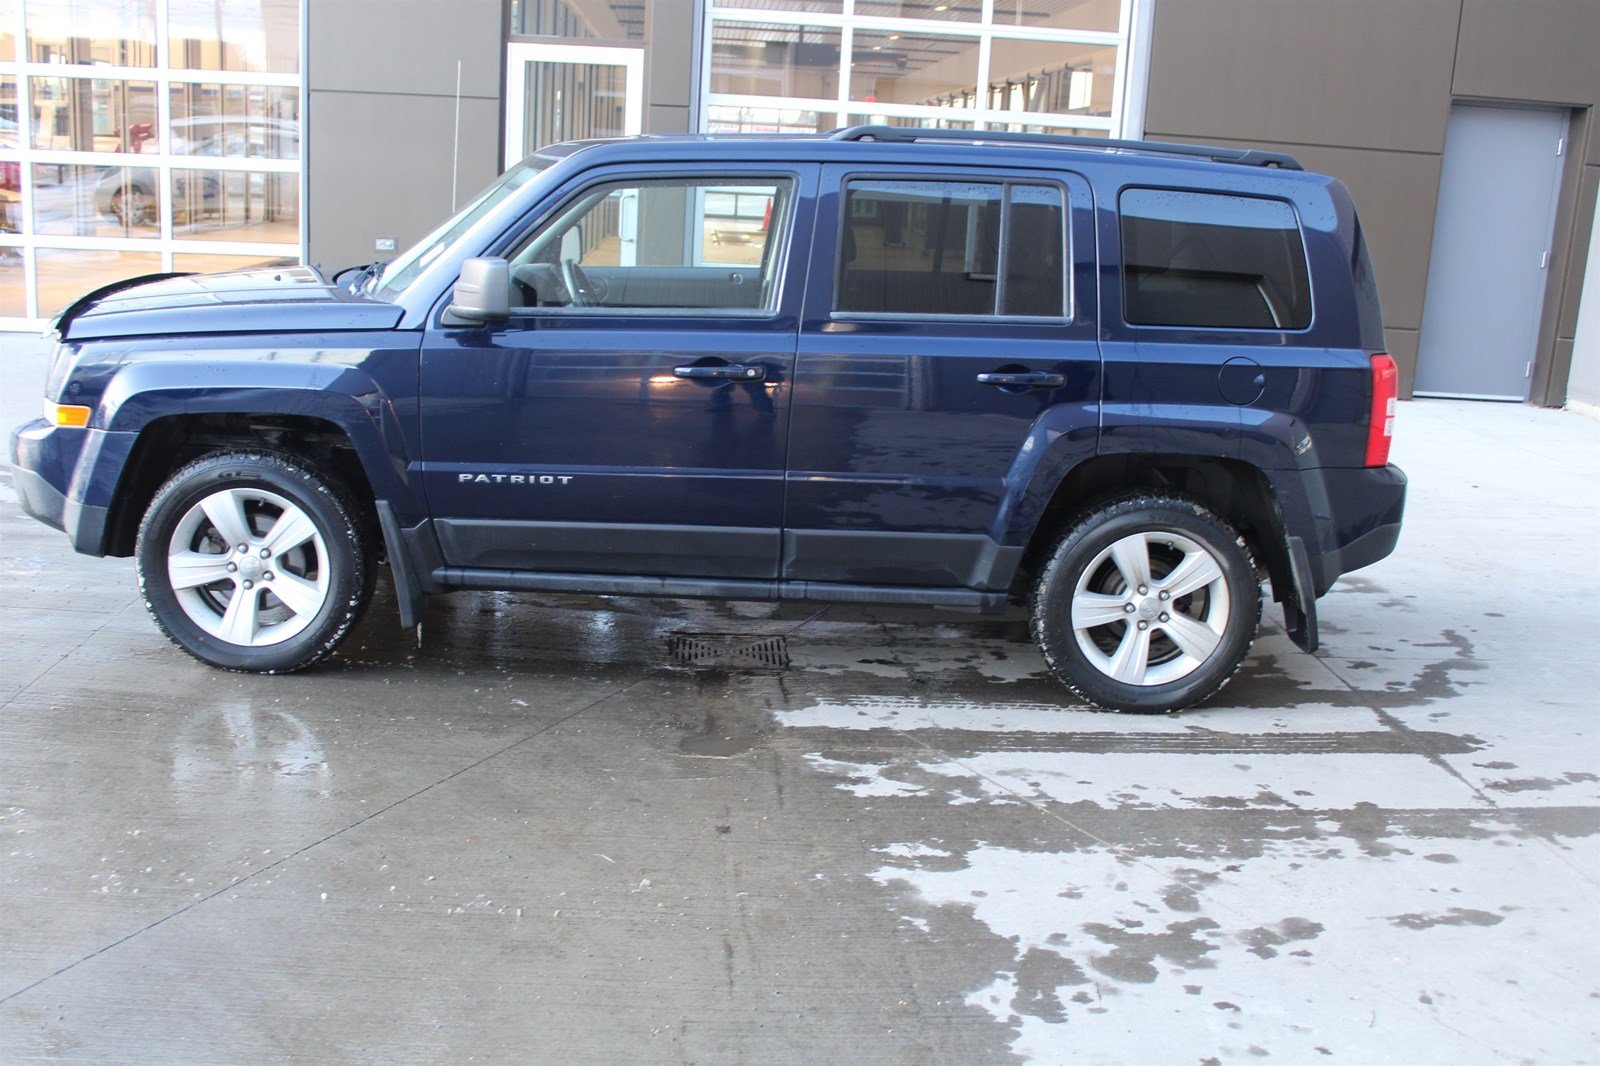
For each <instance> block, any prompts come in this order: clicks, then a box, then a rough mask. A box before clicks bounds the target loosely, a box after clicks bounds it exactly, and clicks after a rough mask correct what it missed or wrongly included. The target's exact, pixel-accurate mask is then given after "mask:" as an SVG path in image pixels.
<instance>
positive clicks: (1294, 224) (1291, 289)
mask: <svg viewBox="0 0 1600 1066" xmlns="http://www.w3.org/2000/svg"><path fill="white" fill-rule="evenodd" d="M1120 208H1121V215H1122V304H1123V317H1124V318H1126V319H1127V321H1128V322H1129V323H1130V324H1132V325H1137V326H1196V327H1202V328H1214V329H1276V330H1299V329H1305V328H1306V327H1307V326H1309V325H1310V324H1311V283H1310V277H1309V275H1308V272H1307V270H1306V251H1305V244H1304V242H1303V241H1302V240H1301V237H1300V226H1299V222H1298V220H1297V219H1296V217H1295V213H1294V208H1293V207H1291V206H1290V205H1289V204H1288V203H1286V202H1285V201H1282V200H1267V199H1257V198H1255V197H1248V196H1227V195H1223V194H1221V193H1202V192H1180V191H1176V190H1171V189H1127V190H1124V191H1123V193H1122V196H1121V199H1120Z"/></svg>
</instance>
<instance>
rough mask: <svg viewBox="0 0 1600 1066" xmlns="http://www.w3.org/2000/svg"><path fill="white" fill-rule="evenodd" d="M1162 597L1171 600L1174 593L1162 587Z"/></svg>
mask: <svg viewBox="0 0 1600 1066" xmlns="http://www.w3.org/2000/svg"><path fill="white" fill-rule="evenodd" d="M1161 598H1162V599H1164V600H1170V599H1172V593H1170V592H1168V591H1167V590H1166V589H1162V590H1161Z"/></svg>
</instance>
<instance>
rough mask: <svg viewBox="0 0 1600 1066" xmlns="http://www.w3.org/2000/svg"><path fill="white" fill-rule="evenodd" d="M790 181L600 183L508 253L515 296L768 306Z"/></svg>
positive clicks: (617, 305) (521, 299)
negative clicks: (576, 290)
mask: <svg viewBox="0 0 1600 1066" xmlns="http://www.w3.org/2000/svg"><path fill="white" fill-rule="evenodd" d="M791 184H792V183H791V182H789V181H788V180H786V179H772V178H756V179H752V180H751V181H750V182H748V183H744V182H741V183H739V184H733V183H731V182H728V181H715V180H705V179H689V178H685V179H681V180H677V179H674V180H664V181H648V182H638V181H635V182H616V183H611V184H606V185H600V186H596V187H595V188H593V189H590V190H589V191H587V192H585V193H584V194H582V195H581V196H579V197H578V199H577V200H576V201H575V202H574V203H572V204H570V205H569V206H568V207H567V208H565V209H564V210H562V211H561V212H560V213H559V214H558V215H557V216H556V217H555V219H553V220H552V221H551V222H549V223H548V224H547V225H545V226H543V227H541V228H539V229H538V230H536V231H535V232H534V233H533V234H531V235H530V236H529V237H528V238H527V239H526V240H524V241H523V242H522V244H521V245H520V246H519V247H518V248H517V249H516V250H514V251H513V252H512V253H511V255H510V256H509V259H510V261H511V277H512V281H513V285H512V290H513V291H512V300H511V302H512V306H513V307H523V308H534V307H539V308H556V307H587V308H598V309H602V310H610V309H619V310H621V309H632V310H639V309H661V310H702V311H707V310H744V311H749V310H758V309H761V308H766V307H769V306H771V303H772V301H773V299H774V297H775V294H776V291H777V284H776V282H777V276H776V275H777V268H778V263H777V260H778V256H777V255H776V254H775V253H776V249H777V248H778V247H779V246H780V245H781V244H782V231H783V228H784V226H785V225H786V224H787V223H786V219H787V218H788V215H789V213H790V201H791V200H792V197H791V196H790V195H789V193H790V188H791ZM574 285H576V286H577V288H578V292H576V293H574V292H573V291H572V288H573V286H574Z"/></svg>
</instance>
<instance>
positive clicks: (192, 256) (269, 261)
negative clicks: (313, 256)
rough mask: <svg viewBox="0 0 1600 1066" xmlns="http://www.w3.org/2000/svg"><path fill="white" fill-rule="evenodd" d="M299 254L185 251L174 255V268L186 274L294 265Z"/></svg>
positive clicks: (297, 260)
mask: <svg viewBox="0 0 1600 1066" xmlns="http://www.w3.org/2000/svg"><path fill="white" fill-rule="evenodd" d="M299 261H300V260H299V257H298V256H292V255H291V256H276V257H274V256H259V255H212V254H210V253H209V252H183V253H180V254H178V255H175V256H173V257H172V269H173V270H176V271H178V272H180V273H185V274H220V273H222V272H223V271H224V270H249V269H251V268H252V267H278V266H293V265H294V264H295V263H298V262H299Z"/></svg>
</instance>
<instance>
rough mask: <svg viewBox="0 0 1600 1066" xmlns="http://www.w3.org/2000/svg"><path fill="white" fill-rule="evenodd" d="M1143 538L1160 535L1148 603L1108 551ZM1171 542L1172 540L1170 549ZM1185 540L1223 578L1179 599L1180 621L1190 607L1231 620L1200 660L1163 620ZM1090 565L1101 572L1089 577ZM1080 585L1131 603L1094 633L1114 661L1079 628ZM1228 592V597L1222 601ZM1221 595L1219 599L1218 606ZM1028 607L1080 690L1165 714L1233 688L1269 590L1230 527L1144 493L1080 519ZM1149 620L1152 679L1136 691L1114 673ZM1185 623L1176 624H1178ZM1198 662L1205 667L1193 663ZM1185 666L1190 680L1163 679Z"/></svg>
mask: <svg viewBox="0 0 1600 1066" xmlns="http://www.w3.org/2000/svg"><path fill="white" fill-rule="evenodd" d="M1139 533H1144V534H1153V535H1154V536H1153V537H1152V540H1151V543H1150V545H1149V551H1148V554H1147V556H1146V561H1147V563H1148V565H1149V568H1150V572H1151V574H1152V578H1153V580H1152V582H1151V592H1150V595H1148V596H1142V595H1139V594H1138V592H1137V590H1136V589H1130V588H1128V587H1127V583H1126V581H1125V579H1124V576H1123V574H1122V568H1121V566H1120V565H1119V564H1118V563H1116V562H1115V561H1108V560H1107V559H1106V558H1105V554H1104V553H1107V552H1109V551H1111V549H1112V545H1115V544H1118V543H1119V542H1122V541H1123V540H1124V538H1128V537H1131V536H1133V535H1134V534H1139ZM1162 535H1168V536H1171V537H1173V540H1172V541H1168V542H1163V541H1162ZM1185 541H1187V542H1189V543H1190V544H1191V545H1193V546H1198V547H1200V548H1203V549H1204V550H1205V552H1206V553H1207V554H1208V555H1209V556H1210V558H1211V561H1212V562H1213V563H1214V564H1215V565H1216V567H1217V569H1219V570H1220V571H1221V576H1220V581H1214V583H1213V584H1211V585H1210V586H1208V587H1207V588H1205V589H1203V590H1201V591H1198V592H1195V593H1193V594H1190V595H1185V596H1180V597H1178V598H1177V599H1173V600H1171V601H1170V603H1171V608H1170V609H1171V611H1172V614H1173V615H1176V614H1178V613H1179V608H1180V605H1181V609H1182V610H1184V611H1185V612H1188V611H1194V610H1200V611H1206V612H1210V611H1213V610H1214V611H1215V616H1212V615H1209V614H1208V615H1207V617H1208V618H1210V617H1217V618H1225V621H1218V622H1217V623H1216V624H1218V625H1220V626H1221V632H1220V634H1216V643H1215V646H1214V648H1212V650H1210V652H1209V653H1208V654H1206V655H1205V656H1204V657H1203V658H1202V657H1201V656H1200V655H1198V654H1194V655H1191V656H1189V657H1188V658H1185V652H1184V649H1183V648H1182V647H1180V646H1179V644H1178V642H1177V641H1176V639H1175V638H1173V637H1172V636H1170V635H1169V631H1168V627H1167V626H1165V625H1163V624H1162V623H1165V622H1168V621H1169V616H1168V614H1166V613H1160V614H1155V613H1154V612H1156V611H1162V612H1164V611H1166V610H1167V609H1169V608H1168V604H1167V603H1165V602H1160V601H1157V600H1156V599H1155V596H1156V595H1158V592H1157V590H1158V589H1159V587H1160V584H1161V583H1162V582H1163V579H1164V577H1165V576H1169V575H1171V574H1172V573H1174V572H1175V569H1176V565H1177V561H1179V560H1181V559H1183V558H1185V556H1184V554H1183V551H1182V549H1181V547H1180V548H1175V547H1174V546H1173V545H1174V544H1177V545H1182V544H1183V543H1184V542H1185ZM1131 543H1135V544H1137V543H1138V541H1137V540H1135V541H1133V542H1131ZM1197 558H1198V557H1197ZM1161 566H1168V567H1169V569H1168V570H1167V571H1166V572H1165V574H1163V573H1162V572H1159V569H1158V568H1159V567H1161ZM1091 567H1093V571H1094V572H1093V573H1089V574H1087V575H1086V573H1085V572H1086V570H1089V568H1091ZM1107 567H1110V570H1108V569H1107ZM1080 581H1083V582H1085V583H1086V584H1085V589H1084V591H1085V592H1089V593H1093V594H1097V595H1102V596H1111V597H1121V598H1126V599H1127V600H1128V601H1130V602H1127V603H1123V604H1121V605H1120V608H1119V607H1118V605H1117V604H1115V603H1113V604H1112V607H1111V609H1112V610H1117V609H1120V610H1122V611H1124V612H1128V614H1127V619H1128V620H1127V621H1120V620H1119V621H1117V622H1109V621H1108V622H1105V623H1102V624H1100V625H1099V626H1098V627H1090V628H1088V629H1086V631H1085V634H1084V640H1085V641H1087V642H1088V643H1090V644H1091V645H1096V647H1091V649H1090V652H1094V651H1098V652H1099V655H1100V656H1104V657H1105V658H1102V659H1099V661H1098V662H1097V661H1095V660H1092V659H1091V657H1090V652H1086V651H1085V650H1084V648H1083V647H1082V646H1081V645H1080V641H1079V634H1078V631H1077V630H1076V629H1075V628H1074V626H1073V618H1072V604H1073V598H1074V595H1075V594H1076V593H1077V592H1078V591H1079V583H1080ZM1174 587H1175V588H1176V587H1178V586H1177V585H1174ZM1223 591H1226V599H1223V598H1222V596H1221V593H1222V592H1223ZM1212 597H1215V598H1216V599H1215V604H1216V606H1215V607H1213V606H1212V600H1211V598H1212ZM1163 599H1165V597H1163ZM1197 605H1198V607H1197ZM1029 608H1030V610H1029V614H1030V625H1031V628H1032V632H1033V637H1034V640H1035V641H1036V642H1037V643H1038V645H1039V650H1040V651H1041V652H1043V654H1044V659H1045V662H1046V663H1047V664H1048V665H1049V667H1050V669H1051V671H1052V672H1053V673H1054V674H1055V675H1056V677H1058V678H1059V679H1060V680H1061V682H1062V683H1063V684H1065V685H1066V686H1067V688H1069V689H1071V690H1072V692H1073V693H1075V694H1076V695H1078V696H1079V697H1081V698H1083V699H1085V700H1087V701H1089V702H1090V703H1093V704H1096V705H1097V706H1099V707H1103V708H1105V709H1106V710H1110V711H1123V712H1128V713H1134V714H1159V713H1162V712H1164V711H1174V710H1180V709H1182V708H1184V707H1188V706H1192V705H1193V704H1196V703H1199V702H1201V701H1202V700H1205V699H1208V698H1210V697H1211V696H1213V695H1215V694H1216V693H1217V691H1218V690H1219V689H1221V688H1222V686H1223V685H1225V684H1227V682H1228V680H1229V679H1230V678H1231V677H1232V676H1233V674H1234V672H1235V671H1236V670H1238V668H1239V665H1240V664H1241V663H1242V662H1243V661H1244V659H1245V656H1247V655H1248V654H1249V653H1250V648H1251V645H1253V644H1254V643H1255V638H1256V629H1257V627H1258V626H1259V625H1260V621H1261V585H1260V580H1259V578H1258V576H1257V573H1256V567H1255V562H1254V560H1253V559H1252V558H1251V556H1250V550H1249V548H1248V547H1247V546H1246V545H1245V543H1244V541H1243V539H1241V538H1240V536H1239V534H1238V533H1237V531H1235V530H1234V529H1232V528H1231V527H1230V526H1229V525H1228V524H1227V523H1226V522H1224V521H1222V519H1220V518H1218V517H1217V516H1216V515H1215V514H1213V513H1212V512H1211V511H1210V510H1208V509H1206V508H1205V507H1203V506H1201V505H1200V504H1198V503H1196V502H1194V501H1193V500H1189V499H1186V498H1184V497H1182V496H1177V495H1170V494H1166V493H1160V492H1140V493H1136V494H1130V495H1125V496H1120V497H1114V498H1110V499H1107V500H1104V501H1102V502H1100V503H1098V504H1096V505H1094V506H1092V507H1090V508H1089V509H1088V510H1086V511H1085V512H1084V513H1082V514H1081V515H1080V516H1079V517H1078V518H1077V519H1075V520H1074V521H1073V522H1072V524H1071V525H1070V526H1069V527H1068V528H1067V530H1066V532H1065V533H1063V534H1062V535H1061V538H1060V540H1058V541H1057V543H1056V546H1055V549H1054V551H1053V552H1052V554H1051V556H1050V560H1049V562H1048V563H1047V564H1046V566H1045V567H1044V569H1043V571H1041V572H1040V574H1039V577H1038V579H1037V581H1036V582H1035V583H1034V588H1033V596H1032V599H1031V602H1030V604H1029ZM1186 617H1187V615H1186ZM1141 618H1145V619H1148V621H1147V622H1144V623H1143V624H1142V625H1140V627H1139V628H1140V629H1141V630H1145V631H1147V632H1148V633H1149V635H1148V636H1147V637H1145V638H1144V639H1145V640H1146V641H1147V642H1148V644H1147V645H1146V646H1147V647H1148V648H1149V649H1150V653H1149V656H1148V658H1149V661H1150V662H1151V663H1152V667H1153V672H1152V673H1151V674H1150V675H1149V676H1150V677H1151V679H1152V680H1151V682H1150V683H1143V684H1129V683H1126V682H1124V681H1121V680H1118V679H1117V678H1115V677H1113V676H1111V673H1110V672H1108V666H1112V667H1114V666H1115V663H1116V659H1117V654H1116V652H1120V651H1121V650H1122V648H1123V641H1124V640H1125V639H1126V638H1127V637H1129V636H1131V635H1133V634H1130V633H1129V627H1132V626H1134V624H1135V623H1136V622H1138V621H1139V620H1140V619H1141ZM1183 620H1184V619H1171V621H1172V623H1173V625H1174V626H1175V625H1176V624H1177V623H1179V622H1182V621H1183ZM1163 642H1164V643H1163ZM1113 648H1115V649H1116V652H1114V651H1113V650H1112V649H1113ZM1158 653H1159V655H1161V656H1165V660H1164V661H1163V662H1161V663H1157V662H1156V659H1157V657H1158ZM1097 658H1098V657H1097ZM1106 659H1109V660H1110V662H1109V664H1108V663H1107V662H1106V661H1105V660H1106ZM1196 661H1198V665H1193V664H1194V663H1195V662H1196ZM1185 669H1187V670H1188V671H1189V672H1188V673H1186V674H1183V675H1182V676H1177V677H1174V678H1173V679H1172V680H1169V681H1165V682H1160V681H1159V678H1160V676H1161V674H1160V671H1161V670H1166V671H1168V672H1172V673H1175V672H1177V671H1180V670H1185Z"/></svg>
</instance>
